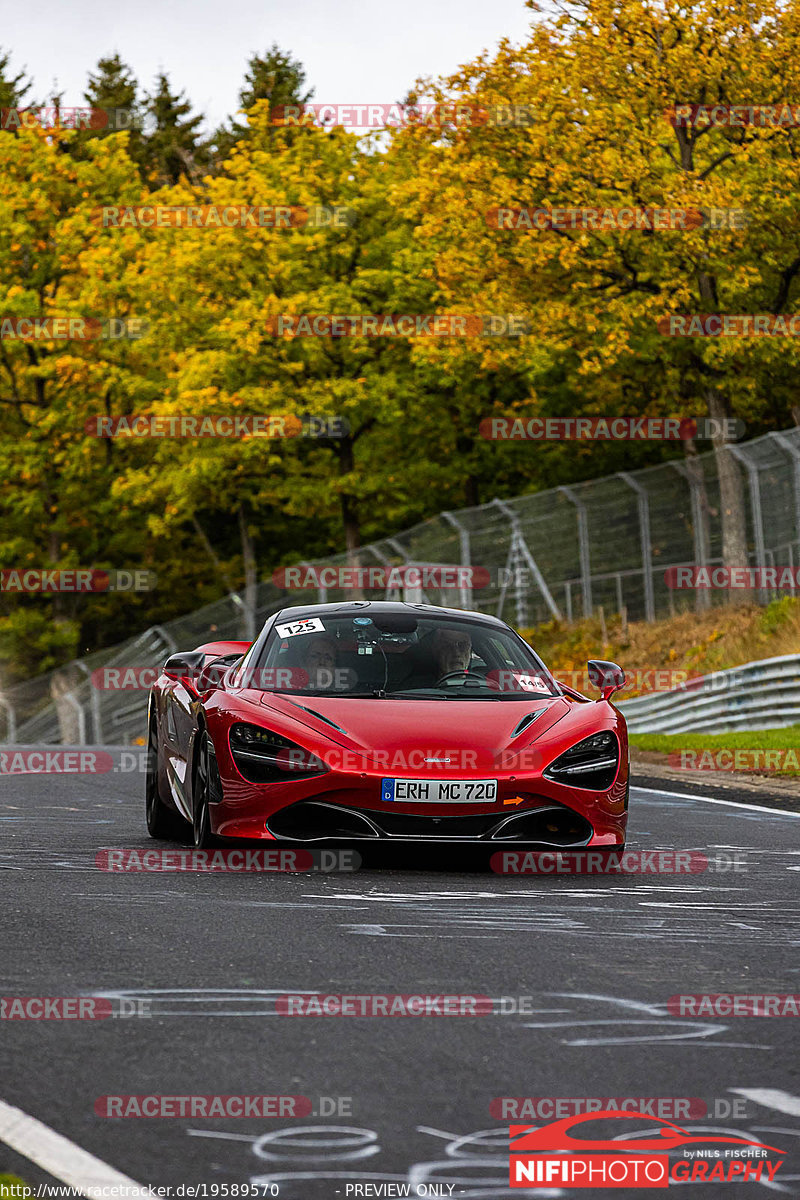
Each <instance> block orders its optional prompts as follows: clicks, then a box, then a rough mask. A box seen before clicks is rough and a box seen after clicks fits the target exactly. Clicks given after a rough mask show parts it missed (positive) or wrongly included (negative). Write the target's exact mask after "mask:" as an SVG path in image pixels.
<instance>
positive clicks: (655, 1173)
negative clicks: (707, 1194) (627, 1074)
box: [509, 1109, 785, 1194]
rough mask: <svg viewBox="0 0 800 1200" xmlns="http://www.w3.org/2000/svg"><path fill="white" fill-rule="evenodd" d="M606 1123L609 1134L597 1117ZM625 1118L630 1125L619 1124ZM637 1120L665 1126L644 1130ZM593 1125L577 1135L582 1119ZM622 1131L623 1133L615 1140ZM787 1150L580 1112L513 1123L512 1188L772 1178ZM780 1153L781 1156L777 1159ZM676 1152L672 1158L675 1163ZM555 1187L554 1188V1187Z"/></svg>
mask: <svg viewBox="0 0 800 1200" xmlns="http://www.w3.org/2000/svg"><path fill="white" fill-rule="evenodd" d="M598 1121H599V1122H601V1123H602V1126H601V1128H602V1132H603V1133H605V1134H606V1136H605V1137H602V1138H600V1137H597V1136H595V1137H592V1132H594V1133H595V1135H596V1134H597V1133H598V1132H600V1130H598V1129H597V1128H596V1127H595V1128H594V1129H592V1123H594V1122H598ZM617 1121H622V1122H625V1123H626V1124H627V1128H623V1129H621V1130H620V1129H619V1128H617V1129H616V1130H615V1128H614V1126H615V1124H616V1122H617ZM631 1121H638V1122H647V1121H649V1122H652V1123H653V1124H654V1125H655V1126H656V1127H657V1128H654V1129H650V1131H649V1132H648V1131H647V1130H646V1131H645V1132H644V1133H643V1134H642V1135H641V1136H637V1134H636V1133H633V1132H632V1131H631V1125H630V1122H631ZM581 1125H583V1126H589V1130H588V1133H587V1132H586V1131H585V1130H584V1131H582V1132H583V1136H580V1137H573V1135H572V1133H571V1130H572V1129H573V1127H574V1126H581ZM614 1133H616V1135H617V1139H619V1138H623V1139H624V1140H615V1139H614ZM784 1155H785V1151H784V1150H778V1149H777V1147H775V1146H767V1145H765V1144H764V1143H763V1142H757V1141H754V1140H753V1139H752V1138H746V1137H721V1136H718V1135H716V1134H712V1133H696V1134H695V1133H690V1132H689V1130H688V1129H684V1128H683V1127H682V1126H680V1125H674V1124H673V1123H672V1122H671V1121H663V1120H659V1118H658V1117H648V1116H645V1115H644V1114H643V1113H633V1112H630V1111H622V1110H620V1109H605V1110H601V1111H599V1112H593V1113H580V1114H576V1115H573V1116H570V1117H565V1118H564V1119H563V1120H561V1121H553V1122H551V1123H550V1124H548V1125H543V1126H541V1128H536V1127H535V1126H531V1125H512V1126H511V1127H510V1164H509V1165H510V1174H509V1183H510V1185H511V1187H518V1188H520V1187H521V1188H527V1189H528V1190H534V1191H535V1190H537V1189H538V1188H548V1189H552V1188H553V1187H557V1186H558V1185H559V1184H564V1185H566V1186H568V1187H572V1188H665V1187H669V1186H670V1184H672V1183H677V1184H680V1183H728V1182H731V1181H733V1180H738V1181H740V1182H741V1181H746V1182H761V1181H763V1182H764V1184H766V1185H769V1184H770V1183H771V1182H772V1180H773V1179H774V1178H775V1175H776V1174H777V1171H778V1168H779V1167H780V1166H781V1161H782V1159H783V1157H784ZM776 1156H777V1161H776ZM670 1157H672V1160H673V1161H672V1162H670ZM550 1194H552V1192H551V1193H550Z"/></svg>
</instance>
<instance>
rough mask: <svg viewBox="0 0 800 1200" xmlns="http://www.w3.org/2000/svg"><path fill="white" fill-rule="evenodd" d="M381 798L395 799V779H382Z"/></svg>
mask: <svg viewBox="0 0 800 1200" xmlns="http://www.w3.org/2000/svg"><path fill="white" fill-rule="evenodd" d="M381 799H382V800H394V780H393V779H382V780H381Z"/></svg>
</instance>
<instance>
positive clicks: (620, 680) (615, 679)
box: [586, 658, 625, 700]
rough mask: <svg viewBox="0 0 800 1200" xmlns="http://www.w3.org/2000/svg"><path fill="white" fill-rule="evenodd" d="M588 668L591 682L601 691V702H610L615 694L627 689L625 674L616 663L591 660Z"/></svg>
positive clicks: (598, 659)
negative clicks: (624, 688)
mask: <svg viewBox="0 0 800 1200" xmlns="http://www.w3.org/2000/svg"><path fill="white" fill-rule="evenodd" d="M586 667H587V670H588V672H589V680H590V682H591V683H592V684H594V686H595V687H596V688H599V689H600V699H601V700H610V699H611V697H612V696H613V695H614V692H616V691H619V689H620V688H623V687H625V672H624V671H623V669H622V667H618V666H617V664H616V663H613V662H605V660H604V659H602V658H590V659H589V661H588V663H587V664H586Z"/></svg>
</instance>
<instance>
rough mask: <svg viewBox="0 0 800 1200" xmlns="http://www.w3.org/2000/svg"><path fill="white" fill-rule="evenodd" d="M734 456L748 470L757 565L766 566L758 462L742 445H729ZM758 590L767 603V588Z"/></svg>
mask: <svg viewBox="0 0 800 1200" xmlns="http://www.w3.org/2000/svg"><path fill="white" fill-rule="evenodd" d="M727 449H728V450H730V452H731V454H732V455H733V457H734V458H735V459H736V460H737V461H738V462H740V463H741V464H742V466H743V467H744V469H745V470H746V471H747V482H748V485H749V487H750V507H751V509H752V511H753V541H754V542H755V547H756V565H757V566H758V567H763V566H764V558H765V555H764V521H763V518H762V516H761V488H760V486H759V479H758V463H754V462H753V460H752V459H751V458H748V457H747V455H746V454H745V452H744V450H743V449H742V448H741V446H731V445H728V446H727ZM756 590H757V592H758V601H759V604H766V603H767V591H766V588H764V587H760V588H757V589H756Z"/></svg>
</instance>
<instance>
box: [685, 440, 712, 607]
mask: <svg viewBox="0 0 800 1200" xmlns="http://www.w3.org/2000/svg"><path fill="white" fill-rule="evenodd" d="M683 452H684V455H685V456H686V471H687V475H688V477H689V487H690V489H694V490H695V491H696V494H697V497H698V506H697V507H698V509H699V519H700V528H699V529H696V530H695V545H696V546H702V547H704V552H702V553H701V554H698V553H697V551H696V552H695V555H696V557H698V558H702V559H703V561H702V562H698V563H697V565H698V566H706V565H707V564H706V562H705V559H706V558H707V556H708V553H709V548H710V546H711V521H710V514H709V507H708V493H707V492H706V480H705V476H704V475H703V467H702V464H701V462H700V459H699V456H698V454H697V446H696V444H695V441H694V439H693V438H684V442H683ZM692 512H693V513H694V508H693V509H692ZM694 604H695V609H696V611H697V612H704V611H705V610H706V609H707V608H710V607H711V594H710V592H709V591H708V589H707V588H695V592H694Z"/></svg>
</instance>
